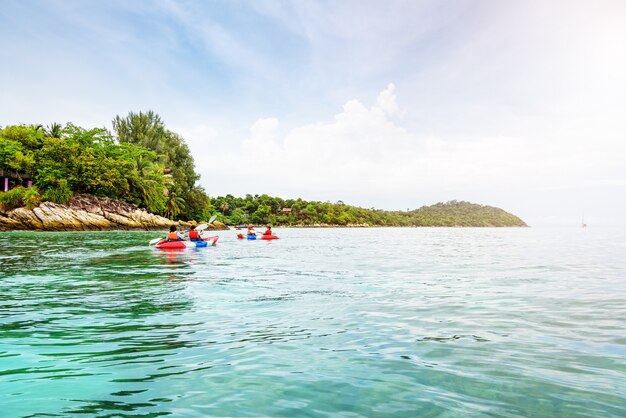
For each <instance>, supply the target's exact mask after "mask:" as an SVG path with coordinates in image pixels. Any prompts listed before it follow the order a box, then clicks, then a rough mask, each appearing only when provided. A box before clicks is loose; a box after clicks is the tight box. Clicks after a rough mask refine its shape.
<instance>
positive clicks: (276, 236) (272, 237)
mask: <svg viewBox="0 0 626 418" xmlns="http://www.w3.org/2000/svg"><path fill="white" fill-rule="evenodd" d="M261 239H265V240H268V239H278V235H261Z"/></svg>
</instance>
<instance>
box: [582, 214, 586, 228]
mask: <svg viewBox="0 0 626 418" xmlns="http://www.w3.org/2000/svg"><path fill="white" fill-rule="evenodd" d="M582 226H583V228H587V224H586V223H585V215H583V221H582Z"/></svg>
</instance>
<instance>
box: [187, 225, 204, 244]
mask: <svg viewBox="0 0 626 418" xmlns="http://www.w3.org/2000/svg"><path fill="white" fill-rule="evenodd" d="M189 241H202V237H201V236H200V232H198V231H196V227H195V226H191V227H190V228H189Z"/></svg>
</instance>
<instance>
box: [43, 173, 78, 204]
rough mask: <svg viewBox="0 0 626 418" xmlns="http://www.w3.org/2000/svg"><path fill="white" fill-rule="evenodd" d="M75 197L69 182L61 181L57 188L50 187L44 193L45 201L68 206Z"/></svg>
mask: <svg viewBox="0 0 626 418" xmlns="http://www.w3.org/2000/svg"><path fill="white" fill-rule="evenodd" d="M73 195H74V194H73V193H72V190H71V189H70V187H69V186H68V184H67V180H65V179H60V180H59V181H58V186H57V187H49V188H47V189H46V190H45V191H44V193H43V200H49V201H50V202H54V203H59V204H62V205H66V204H67V203H68V202H69V201H70V199H71V198H72V196H73Z"/></svg>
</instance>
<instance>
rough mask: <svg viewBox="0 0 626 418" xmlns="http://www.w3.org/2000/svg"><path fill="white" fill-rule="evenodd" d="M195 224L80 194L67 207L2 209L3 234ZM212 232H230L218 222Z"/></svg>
mask: <svg viewBox="0 0 626 418" xmlns="http://www.w3.org/2000/svg"><path fill="white" fill-rule="evenodd" d="M195 224H196V223H195V222H174V221H171V220H169V219H167V218H164V217H162V216H158V215H154V214H152V213H149V212H147V211H146V210H145V209H141V208H138V207H137V206H135V205H132V204H129V203H126V202H120V201H117V200H112V199H108V198H101V197H95V196H90V195H84V194H77V195H75V196H74V197H72V199H71V200H70V202H69V203H68V204H67V205H59V204H56V203H52V202H42V203H40V204H39V205H38V206H37V207H35V208H33V209H32V210H31V209H27V208H23V207H22V208H17V209H13V210H10V211H6V212H4V211H2V210H0V231H20V230H21V231H25V230H26V231H111V230H145V231H152V230H164V229H167V228H169V227H170V225H180V226H181V227H189V226H191V225H195ZM208 229H213V230H217V229H228V227H227V226H226V225H224V224H222V223H220V222H214V223H213V224H211V225H209V228H208Z"/></svg>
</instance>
